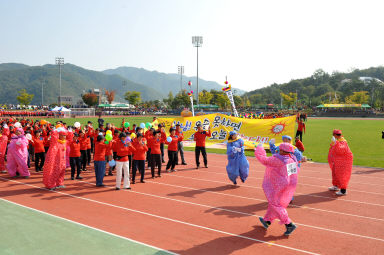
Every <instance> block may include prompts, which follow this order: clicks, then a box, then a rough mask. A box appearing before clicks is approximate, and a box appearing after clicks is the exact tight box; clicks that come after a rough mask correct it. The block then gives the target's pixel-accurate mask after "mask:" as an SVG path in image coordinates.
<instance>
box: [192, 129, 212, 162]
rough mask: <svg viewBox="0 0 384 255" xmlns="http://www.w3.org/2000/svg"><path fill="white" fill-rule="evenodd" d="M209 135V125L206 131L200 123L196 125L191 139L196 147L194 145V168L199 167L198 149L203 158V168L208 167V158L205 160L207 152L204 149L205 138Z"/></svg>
mask: <svg viewBox="0 0 384 255" xmlns="http://www.w3.org/2000/svg"><path fill="white" fill-rule="evenodd" d="M206 137H211V127H208V132H207V131H204V130H203V129H202V127H201V124H198V125H197V132H196V133H195V135H194V138H193V140H195V141H196V147H195V159H196V169H199V167H200V161H199V158H200V151H201V154H202V155H203V159H204V166H205V168H208V160H207V152H206V151H205V138H206Z"/></svg>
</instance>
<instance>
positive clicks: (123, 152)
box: [114, 132, 135, 190]
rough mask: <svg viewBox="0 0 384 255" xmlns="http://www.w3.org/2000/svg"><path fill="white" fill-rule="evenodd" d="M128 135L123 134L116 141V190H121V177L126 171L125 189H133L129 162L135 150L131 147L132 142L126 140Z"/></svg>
mask: <svg viewBox="0 0 384 255" xmlns="http://www.w3.org/2000/svg"><path fill="white" fill-rule="evenodd" d="M126 138H127V135H126V134H125V133H124V132H122V133H120V135H119V140H118V141H116V144H115V149H114V150H116V190H119V189H120V185H121V175H122V171H124V184H123V187H124V189H131V187H130V183H129V161H128V154H129V153H130V151H134V150H135V149H134V148H133V147H132V146H131V142H130V141H129V140H126Z"/></svg>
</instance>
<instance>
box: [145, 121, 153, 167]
mask: <svg viewBox="0 0 384 255" xmlns="http://www.w3.org/2000/svg"><path fill="white" fill-rule="evenodd" d="M154 131H155V129H153V128H150V129H148V130H147V131H146V132H145V135H144V137H145V140H147V141H149V140H150V139H151V138H153V132H154ZM146 160H147V164H148V166H147V167H148V168H149V167H150V166H152V164H151V148H150V147H149V146H148V151H147V157H146Z"/></svg>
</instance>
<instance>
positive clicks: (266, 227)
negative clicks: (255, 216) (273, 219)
mask: <svg viewBox="0 0 384 255" xmlns="http://www.w3.org/2000/svg"><path fill="white" fill-rule="evenodd" d="M259 220H260V222H261V224H263V227H264V228H265V229H268V228H269V225H268V223H267V222H265V220H264V219H263V217H259Z"/></svg>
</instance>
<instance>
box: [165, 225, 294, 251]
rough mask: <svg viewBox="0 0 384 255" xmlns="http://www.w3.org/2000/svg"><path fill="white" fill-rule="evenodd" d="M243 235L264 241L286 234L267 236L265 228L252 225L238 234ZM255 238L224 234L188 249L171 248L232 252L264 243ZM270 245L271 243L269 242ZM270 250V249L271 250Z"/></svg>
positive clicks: (280, 237) (284, 237) (282, 236)
mask: <svg viewBox="0 0 384 255" xmlns="http://www.w3.org/2000/svg"><path fill="white" fill-rule="evenodd" d="M240 235H241V236H244V237H249V238H253V239H257V240H261V241H264V242H274V241H277V240H281V239H287V238H288V237H287V236H284V235H281V236H268V235H267V232H266V230H265V229H264V228H263V227H261V226H253V228H252V230H251V231H248V232H246V233H242V234H240ZM257 240H249V239H246V238H239V237H236V236H226V237H220V238H217V239H214V240H212V241H209V242H206V243H202V244H199V245H195V246H193V247H192V248H189V249H188V250H178V251H175V250H172V252H175V253H178V254H191V255H195V254H233V253H234V252H236V251H238V250H242V249H244V248H246V247H248V246H251V245H254V244H264V245H265V243H262V242H258V241H257ZM271 245H272V243H271ZM271 252H272V251H271Z"/></svg>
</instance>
